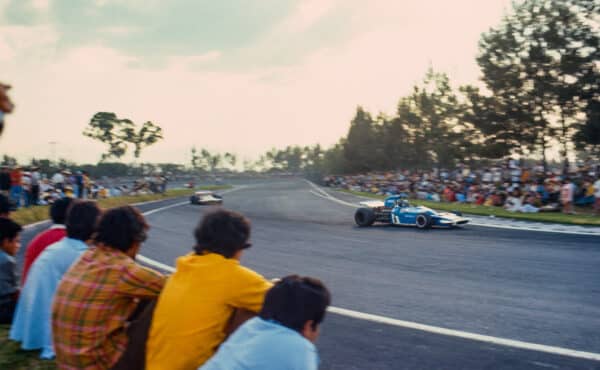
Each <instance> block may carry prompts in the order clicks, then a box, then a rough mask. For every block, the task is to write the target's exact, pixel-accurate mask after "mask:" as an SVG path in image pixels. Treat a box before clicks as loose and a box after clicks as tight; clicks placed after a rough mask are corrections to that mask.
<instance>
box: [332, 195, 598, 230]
mask: <svg viewBox="0 0 600 370" xmlns="http://www.w3.org/2000/svg"><path fill="white" fill-rule="evenodd" d="M339 191H342V192H344V193H349V194H353V195H359V196H363V197H368V198H373V199H384V198H385V196H383V195H377V194H372V193H365V192H360V191H352V190H345V189H340V190H339ZM411 203H414V204H417V205H423V206H425V207H429V208H433V209H438V210H440V211H459V212H462V213H465V214H470V215H480V216H494V217H502V218H511V219H518V220H527V221H538V222H552V223H560V224H567V225H584V226H600V217H599V216H594V215H592V214H585V213H581V210H579V213H578V214H575V215H567V214H564V213H559V212H549V213H544V212H542V213H517V212H509V211H507V210H505V209H503V208H501V207H487V206H479V205H474V204H464V203H443V202H431V201H426V200H412V201H411Z"/></svg>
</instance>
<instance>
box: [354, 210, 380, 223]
mask: <svg viewBox="0 0 600 370" xmlns="http://www.w3.org/2000/svg"><path fill="white" fill-rule="evenodd" d="M375 218H376V216H375V212H374V211H373V210H372V209H371V208H359V209H357V210H356V213H355V214H354V221H355V222H356V224H357V225H358V226H360V227H366V226H371V225H373V223H374V222H375Z"/></svg>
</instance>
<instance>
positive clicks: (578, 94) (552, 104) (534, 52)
mask: <svg viewBox="0 0 600 370" xmlns="http://www.w3.org/2000/svg"><path fill="white" fill-rule="evenodd" d="M513 7H514V12H513V13H512V14H509V15H507V16H506V17H505V18H504V19H503V21H502V23H501V24H500V25H499V26H498V27H496V28H493V29H491V30H490V31H489V32H488V33H486V34H484V35H483V37H482V40H481V42H480V55H479V57H478V58H477V61H478V63H479V65H480V67H481V69H482V72H483V80H484V82H485V83H486V85H487V87H488V88H489V89H490V90H491V91H492V92H493V94H494V96H495V97H496V98H497V99H498V100H499V101H500V102H501V104H502V105H503V106H505V107H514V108H513V109H511V110H509V111H507V113H508V114H510V115H513V113H514V115H515V116H516V117H511V118H514V119H513V120H512V122H513V123H514V124H515V125H516V127H517V128H518V130H516V131H517V132H520V133H521V135H523V136H524V138H523V139H524V140H523V142H524V143H526V144H527V145H528V146H529V147H530V148H531V149H537V150H539V151H540V152H541V153H542V156H543V157H545V154H546V149H547V148H548V147H549V146H550V145H552V142H551V141H552V139H556V140H558V142H559V143H560V144H561V154H562V157H563V159H564V160H565V161H566V160H567V158H568V145H569V142H570V141H571V138H572V135H573V132H574V130H575V129H576V127H577V125H578V124H580V117H581V116H582V115H581V113H582V111H583V109H584V107H585V106H586V105H587V103H586V101H589V99H593V96H594V95H595V96H597V91H598V90H597V86H598V83H600V79H599V78H598V76H599V73H598V60H599V58H598V56H599V54H598V53H599V51H598V45H599V42H600V41H599V38H598V37H599V35H600V30H599V29H598V27H597V22H598V21H597V14H598V10H599V8H600V7H599V3H598V1H597V0H525V1H523V2H521V3H515V4H514V5H513Z"/></svg>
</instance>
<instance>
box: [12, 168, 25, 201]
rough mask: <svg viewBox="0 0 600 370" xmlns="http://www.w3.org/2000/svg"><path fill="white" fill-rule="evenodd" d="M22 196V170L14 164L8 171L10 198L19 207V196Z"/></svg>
mask: <svg viewBox="0 0 600 370" xmlns="http://www.w3.org/2000/svg"><path fill="white" fill-rule="evenodd" d="M22 197H23V171H21V167H19V166H16V167H15V168H13V169H12V171H10V198H11V199H12V201H13V202H15V204H16V205H17V208H20V207H21V198H22Z"/></svg>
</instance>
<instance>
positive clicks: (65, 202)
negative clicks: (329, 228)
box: [0, 194, 331, 370]
mask: <svg viewBox="0 0 600 370" xmlns="http://www.w3.org/2000/svg"><path fill="white" fill-rule="evenodd" d="M9 203H10V202H9V201H8V198H7V197H6V196H4V195H2V194H0V323H3V324H8V323H10V324H11V329H10V339H12V340H14V341H17V342H19V343H20V346H21V347H22V348H23V349H24V350H39V351H40V356H41V357H42V358H45V359H50V358H55V359H56V364H57V367H58V368H59V369H61V370H72V369H86V370H106V369H115V370H117V369H127V370H142V369H149V370H154V369H161V370H164V369H172V370H196V369H200V370H225V369H227V370H242V369H245V370H259V369H260V370H275V369H277V370H298V369H303V370H316V369H317V368H318V363H319V359H318V354H317V350H316V347H315V345H314V342H315V341H316V339H317V337H318V336H319V331H320V324H321V322H322V321H323V319H324V316H325V312H326V308H327V306H328V305H329V304H330V301H331V297H330V293H329V291H328V289H327V288H326V287H325V285H324V284H323V283H322V282H321V281H319V280H318V279H315V278H311V277H301V276H297V275H289V276H286V277H283V278H282V279H277V280H274V281H271V280H267V279H265V278H264V277H263V276H261V275H259V274H258V273H256V272H254V271H253V270H250V269H248V268H246V267H244V266H243V265H242V264H241V262H240V261H241V259H242V256H243V255H244V254H245V253H248V250H249V248H250V247H251V246H252V244H251V243H250V233H251V225H250V221H249V220H248V219H247V218H246V217H244V216H243V215H241V214H239V213H236V212H232V211H228V210H225V209H222V208H219V209H215V210H213V211H211V212H209V213H206V214H205V216H204V217H203V219H202V220H200V222H199V224H198V226H197V227H196V229H195V230H194V231H193V235H194V239H195V244H194V245H193V246H192V247H191V250H190V253H189V254H187V255H185V256H181V257H179V258H178V259H177V263H176V269H175V272H174V273H173V274H172V275H170V276H167V275H164V274H163V273H161V272H159V271H156V270H153V269H150V268H148V267H145V266H143V265H140V264H138V263H137V262H136V260H135V257H136V255H137V254H138V253H139V251H140V249H141V247H142V244H143V243H144V241H145V240H146V239H147V238H148V230H149V226H148V224H147V223H146V220H145V219H144V216H143V215H142V214H141V213H140V212H139V211H138V210H137V209H136V208H134V207H131V206H124V207H119V208H113V209H110V210H107V211H102V210H100V209H99V208H98V205H97V203H96V202H95V201H91V200H81V199H71V198H61V199H59V200H57V201H56V202H54V203H53V204H52V205H51V206H50V217H51V220H52V226H50V227H49V228H48V229H47V230H44V231H42V232H41V233H39V234H38V235H37V236H35V237H34V238H33V239H32V240H31V242H30V243H29V244H28V246H27V248H26V251H25V264H24V268H23V274H22V277H21V278H20V279H19V278H18V276H17V273H16V271H17V268H16V262H15V255H16V254H17V251H18V249H19V248H20V243H21V240H20V234H21V232H22V230H23V229H22V227H21V226H20V225H18V224H17V223H15V222H14V221H13V220H11V218H10V217H11V211H10V207H9V206H8V205H9Z"/></svg>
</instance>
